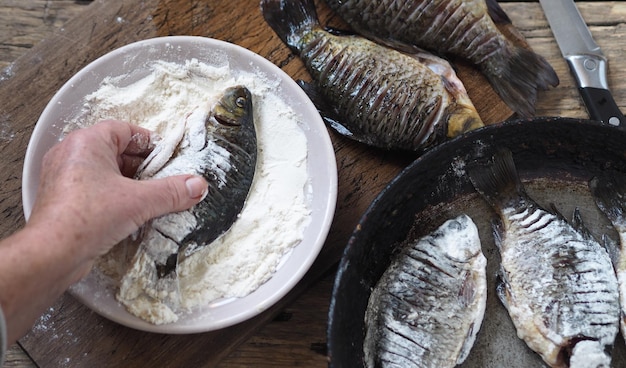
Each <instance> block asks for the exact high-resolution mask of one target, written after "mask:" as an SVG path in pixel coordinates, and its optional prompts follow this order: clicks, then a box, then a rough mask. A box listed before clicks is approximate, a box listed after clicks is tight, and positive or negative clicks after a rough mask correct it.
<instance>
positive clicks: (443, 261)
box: [364, 215, 486, 368]
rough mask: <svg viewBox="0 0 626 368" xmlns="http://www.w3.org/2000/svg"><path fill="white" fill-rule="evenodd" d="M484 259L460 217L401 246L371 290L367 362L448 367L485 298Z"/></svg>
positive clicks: (469, 336)
mask: <svg viewBox="0 0 626 368" xmlns="http://www.w3.org/2000/svg"><path fill="white" fill-rule="evenodd" d="M485 266H486V260H485V257H484V256H483V254H482V252H481V250H480V239H479V238H478V232H477V230H476V227H475V225H474V223H473V222H472V221H471V219H470V218H469V217H467V216H465V215H462V216H460V217H458V218H456V219H453V220H449V221H447V222H446V223H444V224H443V225H442V226H441V227H440V228H439V229H437V230H436V231H435V232H434V233H433V234H431V235H429V236H426V237H424V238H422V239H420V240H419V241H417V242H414V243H412V244H407V245H405V248H403V250H402V251H401V252H400V254H399V255H398V257H397V258H396V259H395V260H394V261H393V262H392V264H391V265H390V266H389V268H388V269H387V270H386V271H385V272H384V274H383V276H382V277H381V279H380V281H379V282H378V283H377V285H376V286H375V288H374V289H373V290H372V293H371V296H370V299H369V302H368V307H367V311H366V326H367V333H366V338H365V342H364V354H365V358H366V364H367V366H368V367H381V366H382V367H438V368H442V367H454V366H455V365H457V364H460V363H461V362H462V361H463V360H464V359H465V358H466V357H467V355H468V354H469V350H470V349H471V347H472V345H473V343H474V339H475V337H476V334H477V333H478V330H479V329H480V325H481V323H482V319H483V316H484V311H485V303H486V277H485Z"/></svg>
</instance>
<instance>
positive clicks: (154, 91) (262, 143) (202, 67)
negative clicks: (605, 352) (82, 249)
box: [70, 59, 310, 324]
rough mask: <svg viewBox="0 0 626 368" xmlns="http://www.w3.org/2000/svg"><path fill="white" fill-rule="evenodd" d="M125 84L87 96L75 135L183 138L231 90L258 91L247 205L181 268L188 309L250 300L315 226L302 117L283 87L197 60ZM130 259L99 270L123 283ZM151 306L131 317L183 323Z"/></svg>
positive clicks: (161, 65)
mask: <svg viewBox="0 0 626 368" xmlns="http://www.w3.org/2000/svg"><path fill="white" fill-rule="evenodd" d="M123 79H124V76H122V77H119V78H108V79H106V80H105V81H104V82H103V83H102V85H101V87H100V88H99V89H98V90H97V91H96V92H95V93H93V94H92V95H89V96H87V97H86V100H85V104H84V111H83V113H82V114H81V115H80V116H79V117H78V118H77V119H76V121H74V122H71V123H70V129H72V128H76V127H80V126H87V125H91V124H94V123H96V122H97V121H100V120H102V119H119V120H124V121H128V122H130V123H133V124H137V125H139V126H142V127H145V128H148V129H151V130H153V131H155V132H157V133H158V134H159V135H160V136H161V137H163V139H168V136H169V135H171V134H176V132H175V127H176V123H177V122H179V121H181V120H184V119H185V118H186V117H187V116H189V114H191V113H193V112H194V111H196V110H197V109H204V108H206V107H207V106H210V103H211V101H213V100H214V99H215V98H216V96H218V95H219V94H220V93H221V92H222V91H223V90H224V89H225V88H226V87H229V86H233V85H238V84H242V85H245V86H246V87H247V88H248V89H249V90H250V91H251V93H252V95H253V105H254V120H255V125H256V130H257V140H258V158H257V160H258V162H257V169H256V173H255V177H254V181H253V184H252V188H251V190H250V194H249V196H248V200H247V202H246V204H245V206H244V209H243V210H242V212H241V214H240V217H239V218H238V219H237V221H236V222H235V224H234V225H233V226H232V227H231V229H230V230H229V231H227V232H226V233H225V234H224V235H223V236H222V237H220V238H218V239H217V240H216V241H215V242H213V243H212V244H210V245H208V246H206V247H204V248H203V249H201V250H200V251H198V252H196V253H194V254H193V255H192V256H191V257H189V258H187V259H186V260H185V261H184V262H183V263H181V264H180V265H179V268H178V275H179V278H180V280H179V282H180V292H181V296H182V300H181V307H183V309H185V310H191V309H192V308H196V307H202V306H207V305H209V304H210V303H212V302H215V301H222V300H227V299H229V298H238V297H244V296H246V295H248V294H250V293H251V292H253V291H254V290H256V289H257V288H258V287H259V286H260V285H261V284H263V283H264V282H265V281H267V280H268V279H269V278H270V277H271V276H272V274H273V273H274V272H275V271H276V269H277V267H278V266H279V265H280V262H281V260H282V259H283V258H284V256H285V255H286V254H288V253H289V252H290V250H291V249H293V247H294V246H296V245H297V244H298V243H299V242H300V241H301V239H302V234H303V231H304V228H305V226H306V225H307V224H308V223H309V216H310V208H309V207H308V194H309V191H310V187H309V185H310V183H309V180H308V172H307V141H306V136H305V134H304V132H303V131H302V129H301V128H300V127H299V124H298V118H299V117H298V116H297V115H296V114H295V113H294V112H293V110H292V109H291V108H290V107H289V106H288V105H287V104H286V103H285V102H284V101H283V100H282V99H281V98H280V97H279V96H278V95H276V93H275V90H276V89H277V82H272V81H269V80H267V79H266V78H260V77H259V76H258V75H254V74H246V73H237V74H235V73H233V72H232V71H231V70H229V68H228V67H219V68H218V67H213V66H210V65H207V64H204V63H201V62H199V61H197V60H195V59H194V60H190V61H188V62H187V63H186V64H185V65H178V64H172V63H165V62H158V63H155V64H154V65H153V68H152V72H151V73H150V74H149V75H148V76H145V77H143V78H142V79H140V80H138V81H135V82H133V83H132V84H130V85H127V84H124V82H123ZM130 256H132V255H129V254H127V252H126V251H125V250H120V249H117V250H114V251H113V252H111V253H110V254H109V255H107V256H106V257H105V258H104V259H103V260H102V261H101V262H99V263H98V264H99V267H100V268H101V270H102V271H103V272H104V273H105V274H107V275H109V276H110V277H112V278H113V279H116V280H117V279H119V278H121V276H122V275H121V274H120V273H122V272H124V270H125V269H126V265H123V263H124V262H127V261H128V258H129V257H130ZM145 302H146V301H145V300H144V301H139V300H138V302H137V304H136V305H134V306H132V307H131V308H129V310H131V311H132V313H133V314H135V315H137V316H138V317H140V318H144V319H147V320H149V321H150V322H152V323H156V324H161V323H169V322H174V321H176V320H177V319H178V315H177V314H175V313H174V314H172V313H162V314H161V315H159V316H156V317H155V316H154V315H150V313H149V312H148V311H149V309H150V307H151V306H150V305H149V303H148V305H145V304H144V303H145Z"/></svg>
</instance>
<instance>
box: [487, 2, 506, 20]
mask: <svg viewBox="0 0 626 368" xmlns="http://www.w3.org/2000/svg"><path fill="white" fill-rule="evenodd" d="M486 3H487V11H488V13H489V16H490V17H491V20H493V22H494V23H495V24H511V23H512V22H511V18H509V16H508V15H507V14H506V13H505V12H504V9H502V7H501V6H500V4H499V3H498V1H497V0H487V1H486Z"/></svg>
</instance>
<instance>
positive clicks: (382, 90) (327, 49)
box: [261, 0, 483, 151]
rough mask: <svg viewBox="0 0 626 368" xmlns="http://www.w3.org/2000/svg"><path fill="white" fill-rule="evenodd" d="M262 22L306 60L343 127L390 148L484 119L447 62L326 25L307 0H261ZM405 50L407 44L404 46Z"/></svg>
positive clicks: (325, 106)
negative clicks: (328, 29)
mask: <svg viewBox="0 0 626 368" xmlns="http://www.w3.org/2000/svg"><path fill="white" fill-rule="evenodd" d="M261 10H262V12H263V16H264V17H265V20H266V21H267V23H268V24H269V25H270V26H271V27H272V28H273V29H274V31H275V32H276V33H277V35H278V36H279V37H280V38H281V39H282V40H283V42H284V43H285V44H287V45H288V46H289V47H290V49H291V50H292V51H293V52H294V53H296V54H297V55H299V56H300V58H301V59H302V60H303V61H304V63H305V65H306V67H307V70H308V72H309V74H310V75H311V77H312V79H313V83H312V85H309V86H307V87H305V90H306V91H307V93H308V94H309V96H310V97H311V99H312V100H313V101H314V102H315V104H316V106H317V107H318V109H319V110H321V113H322V115H323V117H324V118H325V120H326V121H327V123H329V124H330V125H331V126H332V127H333V128H335V130H337V131H338V132H339V133H340V134H343V135H344V136H347V137H349V138H351V139H354V140H357V141H359V142H362V143H365V144H368V145H371V146H375V147H379V148H383V149H391V150H409V151H418V150H422V149H424V148H427V147H430V146H432V145H434V144H436V143H439V142H441V141H442V140H445V139H446V138H448V137H454V136H457V135H459V134H461V133H463V132H465V131H468V130H471V129H474V128H477V127H480V126H483V123H482V120H481V119H480V117H479V116H478V113H477V112H476V109H475V107H474V105H473V104H472V102H471V101H470V99H469V96H468V95H467V92H466V90H465V87H464V86H463V84H462V82H461V81H460V80H459V79H458V78H457V77H456V74H455V72H454V70H453V69H452V67H451V66H450V64H449V63H448V62H447V61H445V60H443V59H441V58H438V57H435V56H434V55H432V54H429V53H426V52H424V51H422V50H418V49H417V48H415V47H412V48H410V51H411V54H408V53H404V52H399V51H396V50H393V49H391V48H389V47H385V46H382V45H379V44H377V43H375V42H372V41H369V40H367V39H365V38H363V37H360V36H356V35H337V34H334V33H331V32H328V31H326V30H324V29H323V28H322V27H321V26H320V24H319V21H318V19H317V14H316V10H315V5H314V3H313V1H312V0H292V1H284V0H262V1H261ZM407 51H409V50H407Z"/></svg>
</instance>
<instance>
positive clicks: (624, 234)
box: [589, 172, 626, 338]
mask: <svg viewBox="0 0 626 368" xmlns="http://www.w3.org/2000/svg"><path fill="white" fill-rule="evenodd" d="M589 188H590V189H591V193H592V194H593V196H594V199H595V201H596V204H597V205H598V208H599V209H600V210H601V211H602V212H603V213H604V214H605V215H606V217H607V218H608V219H609V221H610V222H611V224H612V225H613V227H614V228H615V230H616V231H617V234H618V236H619V244H618V245H615V244H613V242H612V241H610V239H608V238H606V239H605V244H606V245H607V246H608V249H609V250H610V252H609V253H610V254H611V255H612V259H613V266H614V268H615V272H616V274H617V282H618V284H619V296H620V306H621V315H620V330H621V333H622V336H624V337H625V338H626V176H624V174H623V173H608V172H607V173H605V175H602V176H597V177H594V178H593V179H592V180H591V181H590V182H589Z"/></svg>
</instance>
